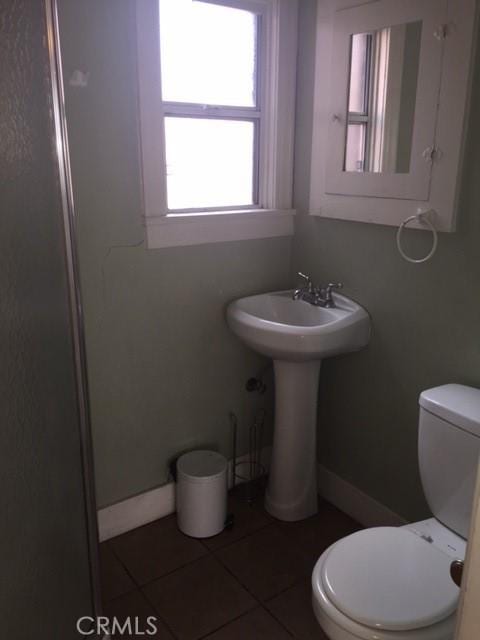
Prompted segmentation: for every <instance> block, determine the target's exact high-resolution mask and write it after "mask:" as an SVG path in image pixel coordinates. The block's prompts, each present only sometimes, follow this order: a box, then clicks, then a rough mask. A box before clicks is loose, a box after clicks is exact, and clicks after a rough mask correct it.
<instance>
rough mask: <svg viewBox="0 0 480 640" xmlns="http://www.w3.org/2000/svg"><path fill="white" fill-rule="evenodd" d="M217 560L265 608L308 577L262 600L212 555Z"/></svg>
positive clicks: (299, 579) (303, 577)
mask: <svg viewBox="0 0 480 640" xmlns="http://www.w3.org/2000/svg"><path fill="white" fill-rule="evenodd" d="M212 555H213V556H214V557H215V559H216V560H217V562H218V563H219V564H220V566H221V567H223V569H225V571H226V572H227V573H228V574H229V575H230V576H231V577H232V578H233V579H234V580H235V581H236V582H237V583H238V584H239V585H240V586H241V587H242V588H243V589H245V591H247V592H248V593H249V594H250V595H251V596H252V598H254V599H255V600H256V601H257V603H258V604H259V605H260V606H261V607H263V606H264V604H265V603H267V602H270V600H273V598H276V597H277V596H279V595H281V594H282V593H285V591H288V590H289V589H291V588H292V587H295V586H297V585H298V584H300V582H302V581H303V580H306V579H307V576H302V577H301V578H298V580H295V581H294V582H293V583H292V584H289V585H288V587H285V589H281V590H280V591H279V592H278V593H274V594H273V595H272V596H269V597H268V598H265V599H264V600H263V599H262V598H259V597H258V596H257V595H255V594H254V593H253V592H252V591H251V590H250V589H249V587H248V586H247V585H246V584H245V583H243V582H242V581H241V580H240V578H238V577H237V576H236V575H235V574H234V573H233V571H232V570H231V569H230V568H229V567H228V566H227V565H226V564H224V563H223V562H222V561H221V560H220V558H218V557H216V555H215V554H212Z"/></svg>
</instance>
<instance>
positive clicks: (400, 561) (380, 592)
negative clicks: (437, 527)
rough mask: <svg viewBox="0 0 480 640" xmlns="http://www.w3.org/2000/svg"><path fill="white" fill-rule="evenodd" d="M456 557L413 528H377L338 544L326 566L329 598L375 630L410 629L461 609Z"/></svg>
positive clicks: (341, 608) (350, 616)
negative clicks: (454, 564) (453, 565)
mask: <svg viewBox="0 0 480 640" xmlns="http://www.w3.org/2000/svg"><path fill="white" fill-rule="evenodd" d="M450 563H451V558H450V557H449V556H447V555H446V554H445V553H443V552H442V551H440V550H439V549H437V548H436V547H435V546H433V545H432V544H430V543H428V542H426V541H425V540H423V539H422V538H420V537H419V536H417V535H415V534H414V533H413V532H412V531H410V530H409V529H402V528H397V527H376V528H373V529H366V530H364V531H359V532H357V533H355V534H353V535H351V536H348V537H347V538H343V539H342V540H340V541H339V542H338V543H337V544H335V545H334V546H333V547H332V548H331V550H330V552H329V553H328V555H327V557H326V560H325V563H324V566H323V571H322V584H323V587H324V589H325V593H326V595H327V597H328V598H329V599H330V600H331V601H332V602H333V604H334V605H335V606H336V607H337V608H338V609H340V611H342V612H343V613H344V614H345V615H346V616H348V617H349V618H352V619H353V620H356V621H358V622H360V623H361V624H364V625H366V626H367V627H373V628H375V629H387V630H390V631H408V630H410V629H419V628H421V627H427V626H429V625H432V624H435V623H436V622H439V621H440V620H443V619H444V618H446V617H448V616H449V615H451V614H452V613H454V611H455V610H456V608H457V603H458V596H459V591H460V590H459V589H458V587H457V586H456V585H455V584H454V583H453V581H452V580H451V578H450Z"/></svg>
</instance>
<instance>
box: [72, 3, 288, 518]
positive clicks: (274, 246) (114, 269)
mask: <svg viewBox="0 0 480 640" xmlns="http://www.w3.org/2000/svg"><path fill="white" fill-rule="evenodd" d="M60 21H61V33H62V48H63V59H64V75H65V77H66V81H67V117H68V128H69V138H70V149H71V158H72V168H73V182H74V192H75V201H76V211H77V214H78V218H79V247H80V266H81V272H82V274H81V275H82V286H83V293H84V303H85V305H84V306H85V315H86V330H87V355H88V363H89V377H90V389H91V400H92V418H93V435H94V449H95V459H96V480H97V495H98V501H99V505H100V506H103V505H106V504H110V503H113V502H116V501H118V500H121V499H123V498H125V497H127V496H130V495H133V494H135V493H138V492H141V491H144V490H147V489H149V488H151V487H154V486H156V485H160V484H162V483H164V482H165V481H166V478H167V466H166V462H167V460H169V459H170V457H171V456H172V455H174V454H177V453H178V452H180V451H182V450H184V449H186V448H189V447H198V446H203V445H208V446H214V447H219V448H220V450H221V451H222V452H224V453H226V454H229V453H230V446H229V445H230V443H229V425H228V411H229V409H234V410H235V411H236V412H238V414H239V416H240V418H241V424H242V426H243V427H244V428H245V427H246V426H247V424H248V423H249V420H251V417H252V413H253V411H254V409H255V406H256V405H258V403H259V401H258V400H257V399H254V398H252V397H250V396H249V395H248V394H247V393H246V392H245V390H244V385H245V381H246V379H247V377H249V376H250V375H252V374H255V373H256V372H257V370H258V368H259V367H261V366H263V365H264V363H265V361H264V360H262V359H260V358H258V357H257V356H256V355H255V354H254V353H252V352H250V351H248V350H247V349H246V348H244V347H243V346H242V345H241V344H240V343H239V342H238V341H237V340H236V338H234V337H233V336H232V335H230V333H229V331H228V330H227V328H226V325H225V321H224V311H225V307H226V304H227V303H228V302H229V301H230V300H232V299H234V298H236V297H239V296H242V295H247V294H250V293H255V292H259V291H265V290H269V289H276V288H282V287H285V286H287V285H288V282H289V276H290V245H291V242H290V239H287V238H280V239H272V240H258V241H248V242H238V243H224V244H214V245H203V246H196V247H183V248H180V247H179V248H169V249H161V250H147V249H146V248H145V246H144V229H143V226H142V220H141V188H140V175H139V159H138V133H137V75H136V41H135V35H136V34H135V3H134V2H132V1H131V0H84V1H82V2H78V0H63V1H62V2H61V3H60ZM75 69H80V70H82V71H89V72H90V76H89V85H88V87H87V88H86V89H78V88H74V87H69V86H68V78H69V77H70V75H71V73H72V72H73V71H74V70H75ZM270 386H271V385H270ZM261 403H266V405H267V406H268V407H271V395H269V396H268V397H267V398H264V399H261ZM270 416H271V412H270Z"/></svg>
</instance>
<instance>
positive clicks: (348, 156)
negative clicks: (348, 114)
mask: <svg viewBox="0 0 480 640" xmlns="http://www.w3.org/2000/svg"><path fill="white" fill-rule="evenodd" d="M366 130H367V125H365V124H349V125H348V127H347V148H346V152H345V171H364V170H365V134H366Z"/></svg>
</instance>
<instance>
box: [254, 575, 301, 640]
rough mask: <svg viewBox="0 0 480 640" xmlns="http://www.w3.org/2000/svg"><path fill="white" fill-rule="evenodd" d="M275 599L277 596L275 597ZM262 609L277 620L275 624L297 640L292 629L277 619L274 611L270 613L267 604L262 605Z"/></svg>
mask: <svg viewBox="0 0 480 640" xmlns="http://www.w3.org/2000/svg"><path fill="white" fill-rule="evenodd" d="M289 589H291V587H289ZM286 591H288V589H286ZM282 593H285V591H282ZM278 595H280V594H278ZM273 597H274V598H275V597H276V596H273ZM262 609H263V610H264V611H266V612H267V613H268V614H269V615H270V616H271V617H272V618H273V619H274V620H275V622H277V623H278V624H279V625H280V626H281V627H282V629H284V630H285V631H286V632H287V633H288V635H289V636H290V637H291V638H297V636H296V635H295V634H293V633H292V632H291V631H290V629H287V627H286V626H285V625H284V624H283V622H282V621H281V620H279V619H278V618H277V616H276V615H275V614H274V613H273V612H272V611H270V610H269V609H267V607H266V606H265V603H264V604H262Z"/></svg>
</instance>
